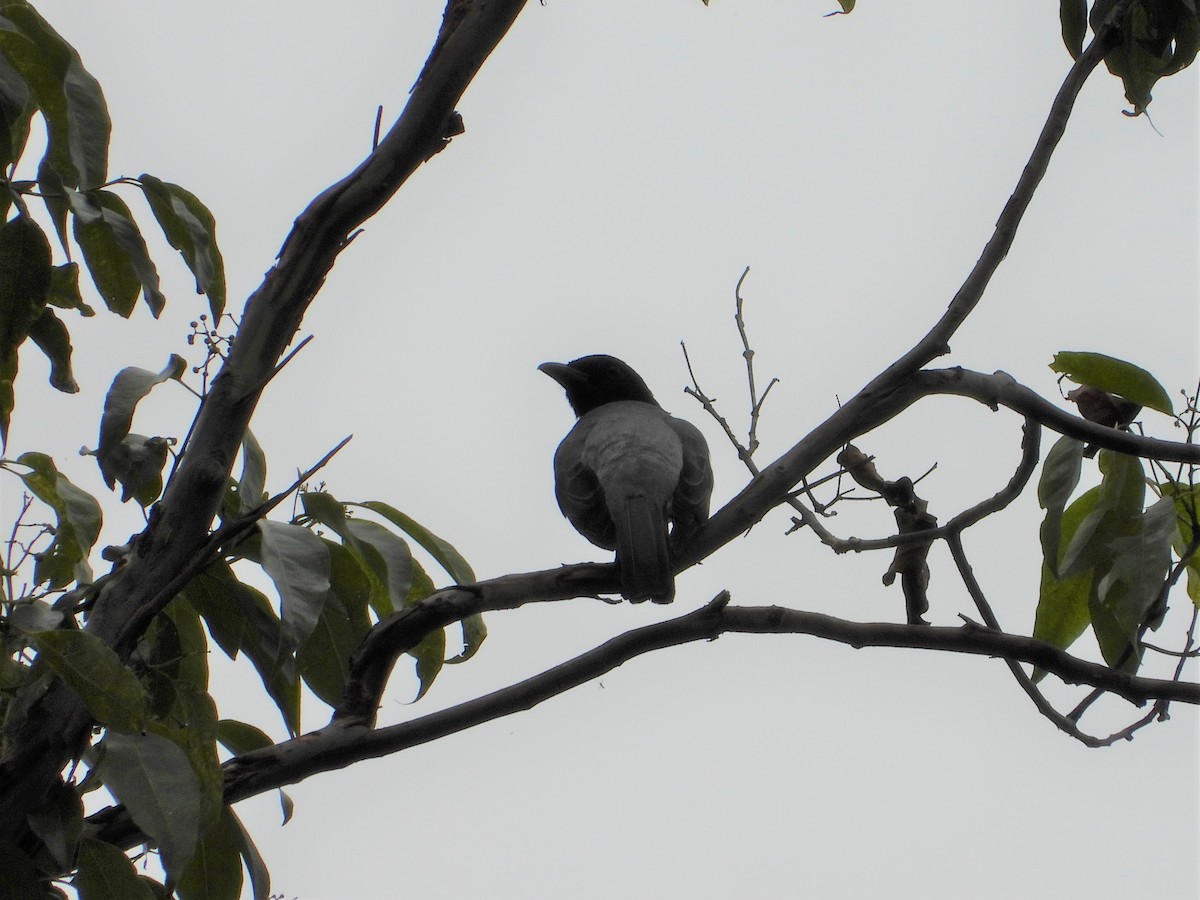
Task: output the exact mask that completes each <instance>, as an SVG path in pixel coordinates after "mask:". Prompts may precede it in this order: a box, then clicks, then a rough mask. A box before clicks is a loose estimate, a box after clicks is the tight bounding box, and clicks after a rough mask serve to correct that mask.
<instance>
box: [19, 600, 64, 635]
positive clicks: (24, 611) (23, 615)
mask: <svg viewBox="0 0 1200 900" xmlns="http://www.w3.org/2000/svg"><path fill="white" fill-rule="evenodd" d="M62 620H63V614H62V613H61V612H59V611H58V610H57V609H55V608H54V607H53V606H51V605H50V604H49V603H47V602H46V601H44V600H32V601H28V602H24V603H15V604H13V606H12V613H11V614H10V615H9V616H8V619H7V621H8V624H9V626H10V627H12V628H20V629H21V630H22V631H25V632H29V633H31V634H32V633H33V632H35V631H52V630H53V629H55V628H57V627H58V626H59V624H61V622H62Z"/></svg>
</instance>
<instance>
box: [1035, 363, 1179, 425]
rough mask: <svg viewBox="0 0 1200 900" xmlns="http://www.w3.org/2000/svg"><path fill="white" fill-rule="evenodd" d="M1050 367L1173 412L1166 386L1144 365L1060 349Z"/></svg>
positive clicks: (1074, 377)
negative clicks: (1143, 366) (1144, 367)
mask: <svg viewBox="0 0 1200 900" xmlns="http://www.w3.org/2000/svg"><path fill="white" fill-rule="evenodd" d="M1050 368H1051V369H1052V370H1053V371H1055V372H1059V373H1061V374H1063V375H1066V376H1067V377H1068V378H1070V379H1071V380H1072V381H1074V382H1076V383H1078V384H1083V385H1088V386H1090V387H1096V388H1100V389H1101V390H1104V391H1108V392H1109V393H1110V394H1117V395H1118V396H1121V397H1124V398H1125V399H1126V400H1132V401H1133V402H1134V403H1139V404H1141V405H1142V406H1145V407H1148V408H1149V409H1156V410H1158V411H1159V412H1162V413H1166V414H1167V415H1169V416H1170V415H1174V410H1173V408H1172V406H1171V398H1170V396H1169V395H1168V394H1167V392H1166V389H1165V388H1163V386H1162V385H1161V384H1159V383H1158V381H1157V379H1155V377H1154V376H1153V375H1151V374H1150V373H1149V372H1147V371H1146V370H1145V369H1143V368H1140V367H1139V366H1135V365H1134V364H1133V363H1128V362H1125V361H1124V360H1120V359H1114V358H1113V357H1111V356H1105V355H1104V354H1103V353H1082V352H1074V351H1065V350H1064V351H1060V352H1059V353H1056V354H1054V362H1052V363H1051V364H1050Z"/></svg>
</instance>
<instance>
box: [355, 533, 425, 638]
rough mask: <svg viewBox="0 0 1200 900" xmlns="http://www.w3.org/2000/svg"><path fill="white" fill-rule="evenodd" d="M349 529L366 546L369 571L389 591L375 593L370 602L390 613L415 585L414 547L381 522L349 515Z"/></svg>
mask: <svg viewBox="0 0 1200 900" xmlns="http://www.w3.org/2000/svg"><path fill="white" fill-rule="evenodd" d="M346 528H347V532H348V533H349V534H350V535H353V537H354V539H355V541H357V543H358V545H359V546H360V547H361V548H363V555H364V558H365V560H366V563H367V566H368V567H369V569H370V571H371V572H372V573H373V574H374V575H375V577H376V578H377V579H378V580H379V582H380V583H381V584H382V585H384V586H385V590H386V595H385V596H384V597H382V598H381V597H379V595H378V594H373V595H372V598H371V605H372V606H373V607H374V609H375V611H376V612H377V613H378V614H379V615H380V616H385V615H391V613H392V612H394V611H395V610H397V609H400V608H401V607H403V606H404V605H405V604H406V603H407V601H408V589H409V587H410V586H411V585H412V575H413V569H412V551H411V550H409V549H408V544H406V543H405V542H404V540H403V539H402V538H400V537H398V536H397V535H395V534H393V533H392V532H390V531H388V530H387V529H386V528H384V527H383V526H382V525H379V524H377V523H375V522H363V521H359V520H357V519H349V520H347V522H346Z"/></svg>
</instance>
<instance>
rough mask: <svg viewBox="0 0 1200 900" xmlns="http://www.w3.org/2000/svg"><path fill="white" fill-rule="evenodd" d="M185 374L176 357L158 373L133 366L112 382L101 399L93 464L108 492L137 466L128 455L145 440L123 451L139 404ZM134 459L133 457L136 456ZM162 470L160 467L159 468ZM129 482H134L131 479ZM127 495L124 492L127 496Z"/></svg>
mask: <svg viewBox="0 0 1200 900" xmlns="http://www.w3.org/2000/svg"><path fill="white" fill-rule="evenodd" d="M186 370H187V362H186V361H185V360H184V358H183V357H182V356H179V355H177V354H175V353H172V354H171V358H170V359H168V360H167V365H166V366H165V367H164V368H163V370H162V371H161V372H150V371H148V370H146V369H139V368H136V367H133V366H130V367H128V368H125V369H122V370H121V371H120V372H118V373H117V376H116V377H115V378H114V379H113V382H112V385H111V386H110V387H109V389H108V394H107V395H106V396H105V398H104V415H103V416H101V418H100V444H99V446H98V447H97V448H96V462H97V463H98V464H99V466H100V474H102V475H103V476H104V482H105V483H106V484H107V485H108V486H109V487H110V488H111V487H114V486H115V484H116V482H117V481H118V480H121V481H122V484H124V483H125V482H124V479H120V478H119V476H120V475H122V474H125V475H131V473H130V471H129V467H130V465H131V464H132V463H134V462H136V461H135V460H132V459H131V458H130V451H131V450H136V447H137V446H138V445H142V446H144V444H145V441H146V440H147V439H142V440H141V441H135V442H134V447H133V448H129V447H123V446H122V445H123V442H124V441H125V438H126V437H127V436H128V435H129V429H130V427H131V426H132V425H133V414H134V411H135V410H136V409H137V405H138V403H140V402H141V401H142V399H143V398H144V397H145V396H146V395H147V394H149V393H150V391H151V390H153V389H154V387H156V386H157V385H160V384H162V383H163V382H164V381H167V380H169V379H174V380H176V381H178V380H179V378H180V377H181V376H182V375H183V373H184V372H185V371H186ZM135 455H136V454H135ZM160 469H161V467H160ZM130 480H131V481H134V482H136V480H137V479H135V478H132V477H130ZM128 493H129V491H127V496H128Z"/></svg>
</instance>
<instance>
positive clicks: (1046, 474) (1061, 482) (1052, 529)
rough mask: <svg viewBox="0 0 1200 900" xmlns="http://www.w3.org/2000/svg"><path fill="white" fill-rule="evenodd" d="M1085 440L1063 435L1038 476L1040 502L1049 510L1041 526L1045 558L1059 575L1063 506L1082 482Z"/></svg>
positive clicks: (1052, 448)
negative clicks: (1080, 475)
mask: <svg viewBox="0 0 1200 900" xmlns="http://www.w3.org/2000/svg"><path fill="white" fill-rule="evenodd" d="M1083 446H1084V445H1083V442H1082V441H1077V440H1075V439H1074V438H1068V437H1062V438H1059V439H1058V441H1056V442H1055V444H1054V446H1053V447H1051V448H1050V452H1049V453H1047V454H1046V461H1045V463H1043V465H1042V477H1041V478H1040V479H1039V480H1038V488H1037V494H1038V505H1039V506H1041V508H1042V509H1044V510H1046V517H1045V519H1043V520H1042V525H1041V529H1040V536H1041V543H1042V559H1043V561H1044V563H1045V565H1046V566H1047V568H1048V570H1049V572H1050V574H1051V575H1052V576H1054V577H1057V575H1058V554H1059V547H1060V543H1061V542H1060V530H1061V523H1062V515H1063V509H1064V508H1065V507H1066V504H1067V500H1069V499H1070V497H1071V492H1072V491H1074V490H1075V487H1076V485H1078V484H1079V473H1080V469H1081V467H1082V462H1083Z"/></svg>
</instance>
